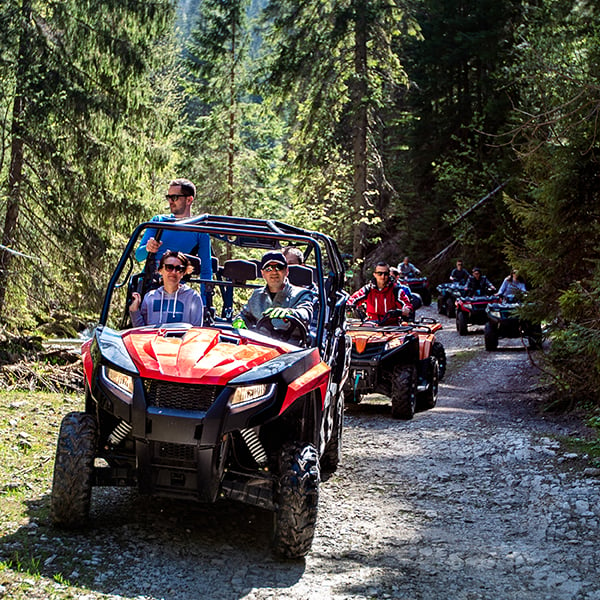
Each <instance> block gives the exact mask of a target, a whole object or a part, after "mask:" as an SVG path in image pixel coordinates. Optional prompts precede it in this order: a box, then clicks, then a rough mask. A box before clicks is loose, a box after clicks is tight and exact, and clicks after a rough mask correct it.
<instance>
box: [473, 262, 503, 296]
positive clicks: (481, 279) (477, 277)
mask: <svg viewBox="0 0 600 600" xmlns="http://www.w3.org/2000/svg"><path fill="white" fill-rule="evenodd" d="M466 287H467V290H468V292H469V293H470V294H472V295H476V296H486V295H487V294H492V293H494V292H495V291H496V287H495V286H494V284H493V283H492V282H491V281H490V280H489V279H488V278H487V277H486V276H485V275H482V274H481V269H480V268H479V267H473V273H472V275H470V276H469V279H467V286H466Z"/></svg>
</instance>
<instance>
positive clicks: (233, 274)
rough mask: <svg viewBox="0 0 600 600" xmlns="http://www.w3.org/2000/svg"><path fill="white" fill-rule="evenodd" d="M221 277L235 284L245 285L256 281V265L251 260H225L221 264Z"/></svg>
mask: <svg viewBox="0 0 600 600" xmlns="http://www.w3.org/2000/svg"><path fill="white" fill-rule="evenodd" d="M222 274H223V277H224V278H225V279H228V280H229V281H233V282H235V283H245V282H246V281H249V280H252V279H256V278H257V277H258V272H257V270H256V263H254V262H253V261H251V260H226V261H225V263H224V264H223V271H222Z"/></svg>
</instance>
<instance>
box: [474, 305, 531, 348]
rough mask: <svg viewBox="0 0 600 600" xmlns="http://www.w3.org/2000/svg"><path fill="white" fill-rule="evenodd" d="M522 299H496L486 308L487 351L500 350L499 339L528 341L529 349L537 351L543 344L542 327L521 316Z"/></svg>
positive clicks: (485, 336) (485, 333) (484, 333)
mask: <svg viewBox="0 0 600 600" xmlns="http://www.w3.org/2000/svg"><path fill="white" fill-rule="evenodd" d="M521 307H522V299H518V298H516V297H515V296H507V297H506V298H496V301H495V302H491V303H490V304H488V305H487V307H486V313H487V318H488V322H487V323H486V324H485V328H484V331H483V335H484V339H485V349H486V350H489V351H493V350H497V349H498V340H499V338H523V339H527V341H528V343H529V348H530V349H531V350H536V349H537V348H539V347H540V346H541V344H542V327H541V325H540V324H539V323H531V322H530V321H528V320H526V319H523V318H522V317H521V316H520V315H519V309H520V308H521Z"/></svg>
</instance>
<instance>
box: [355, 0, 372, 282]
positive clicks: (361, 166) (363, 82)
mask: <svg viewBox="0 0 600 600" xmlns="http://www.w3.org/2000/svg"><path fill="white" fill-rule="evenodd" d="M355 7H356V25H355V30H354V43H355V47H354V81H353V83H352V90H351V98H352V109H353V115H354V125H353V129H352V146H353V155H354V202H353V205H354V212H355V215H356V218H357V219H358V222H356V223H355V226H354V238H353V244H352V253H353V257H354V263H355V265H357V267H356V268H355V270H354V286H355V288H358V287H360V286H361V285H363V284H364V280H365V278H364V266H363V261H364V257H365V247H366V237H367V225H366V223H365V216H366V215H365V212H366V208H367V205H368V201H367V185H368V165H367V136H368V126H369V123H368V113H367V105H366V98H367V92H368V90H367V20H366V14H365V8H364V6H363V5H362V3H361V2H356V4H355Z"/></svg>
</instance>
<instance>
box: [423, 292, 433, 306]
mask: <svg viewBox="0 0 600 600" xmlns="http://www.w3.org/2000/svg"><path fill="white" fill-rule="evenodd" d="M421 300H422V301H423V306H429V305H430V304H431V292H430V291H429V290H427V289H425V290H423V291H422V292H421Z"/></svg>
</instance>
